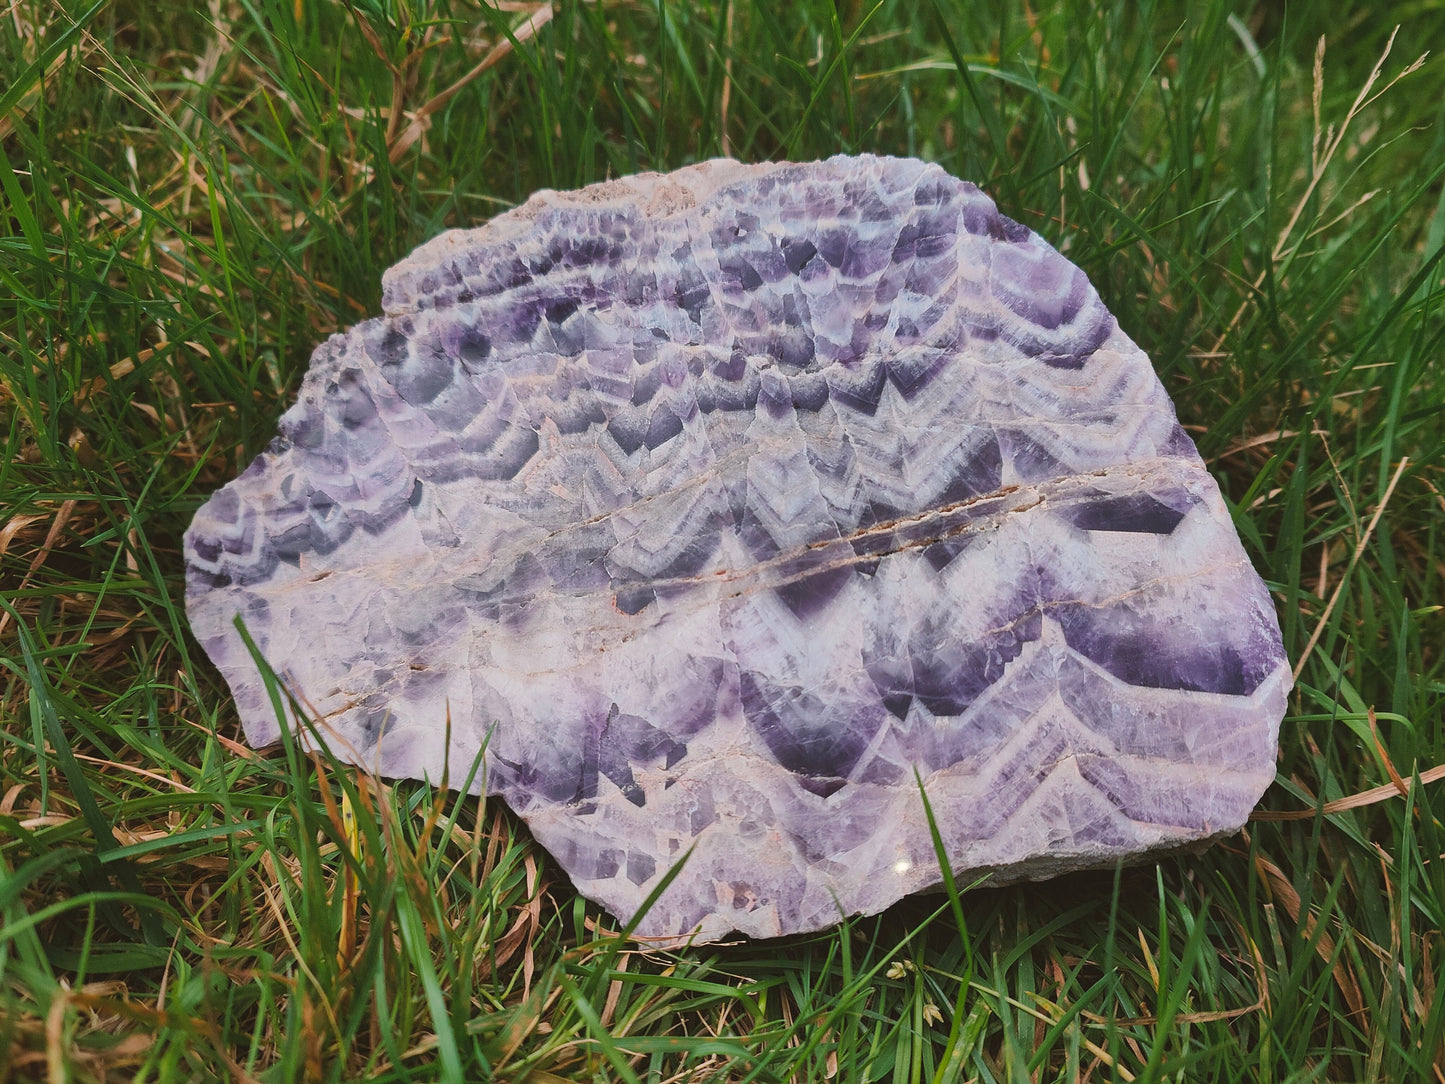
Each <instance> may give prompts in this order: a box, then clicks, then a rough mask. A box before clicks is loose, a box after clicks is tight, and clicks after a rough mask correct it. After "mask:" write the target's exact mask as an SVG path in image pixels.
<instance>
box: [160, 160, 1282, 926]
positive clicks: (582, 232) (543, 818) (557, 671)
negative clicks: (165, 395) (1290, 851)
mask: <svg viewBox="0 0 1445 1084" xmlns="http://www.w3.org/2000/svg"><path fill="white" fill-rule="evenodd" d="M384 285H385V291H384V309H385V315H384V316H382V317H380V318H378V319H375V320H369V321H367V322H365V323H363V324H360V325H358V326H357V327H354V328H352V329H351V330H350V331H347V332H345V333H343V334H339V335H335V336H333V337H332V338H331V339H330V340H328V341H327V342H325V343H324V344H322V345H321V346H320V347H319V348H318V349H317V351H316V353H315V356H314V357H313V359H312V364H311V369H310V371H309V373H308V374H307V376H306V379H305V382H304V384H303V385H302V388H301V391H300V394H299V397H298V400H297V403H296V405H295V406H293V407H292V408H291V409H290V410H288V411H287V412H286V413H285V415H284V416H283V417H282V419H281V422H280V436H278V437H277V438H276V439H275V440H274V441H273V442H272V444H271V446H270V447H269V448H268V449H267V450H266V451H265V452H264V453H263V454H262V455H261V456H259V457H258V458H257V459H256V461H255V462H254V463H252V464H251V466H250V467H249V468H248V469H247V470H246V471H245V472H244V473H243V474H242V475H241V476H240V477H239V478H237V479H236V480H235V481H234V482H232V483H231V484H230V485H228V486H226V487H225V488H224V489H222V490H221V491H220V492H218V493H216V494H215V495H214V496H213V497H212V498H211V500H210V501H209V502H208V503H207V504H206V505H205V506H204V507H203V508H202V509H201V510H200V512H199V513H198V514H197V515H196V518H195V521H194V523H193V524H192V526H191V529H190V531H189V533H188V534H187V537H186V559H187V565H188V580H187V608H188V612H189V615H190V618H191V622H192V626H193V628H194V630H195V632H196V635H197V637H198V638H199V639H200V641H201V643H202V644H203V645H204V647H205V649H206V651H207V652H208V653H209V655H210V656H211V658H212V659H213V660H214V661H215V663H216V665H217V666H218V667H219V668H220V670H221V672H222V673H223V674H224V675H225V677H226V679H227V681H228V682H229V683H230V685H231V688H232V690H233V692H234V694H235V698H236V703H237V706H238V708H239V710H240V714H241V719H242V722H243V724H244V727H245V731H246V735H247V737H248V739H249V740H250V741H251V742H252V743H253V744H256V745H263V744H266V743H268V742H271V741H274V740H276V738H277V737H278V734H279V730H278V723H277V720H276V718H275V717H274V715H273V712H272V708H271V705H270V703H269V701H268V698H267V696H266V694H265V691H264V688H263V686H262V683H261V681H260V679H259V675H258V673H257V671H256V668H255V667H254V665H253V663H252V661H251V659H250V657H249V656H248V654H247V652H246V650H245V648H244V647H243V645H242V643H241V640H240V638H239V636H238V634H237V632H236V630H235V628H234V625H233V621H234V618H235V617H236V616H238V615H239V616H240V617H241V618H243V619H244V621H245V623H246V625H247V627H248V629H249V631H250V632H251V634H252V635H253V636H254V637H255V639H256V641H257V643H258V644H259V646H260V648H261V650H262V651H263V652H264V654H265V655H266V657H267V658H268V659H269V660H270V662H271V663H272V664H273V665H274V666H275V667H276V669H277V671H278V672H279V673H280V674H281V676H282V677H283V679H284V681H285V682H286V684H287V685H288V687H289V689H290V690H291V691H292V693H294V694H295V696H296V697H297V698H298V699H299V700H300V701H301V702H302V703H303V704H305V705H307V707H308V709H309V710H310V711H311V712H313V713H314V715H315V716H316V717H317V718H318V719H319V720H320V723H321V727H322V730H323V732H324V734H326V735H327V741H328V744H329V745H330V746H331V747H332V748H333V749H334V750H335V751H336V752H337V753H338V754H339V755H340V756H342V757H343V758H345V759H347V760H350V761H352V762H354V763H356V764H358V765H360V766H363V767H366V768H375V769H377V770H379V771H380V772H381V773H382V774H383V775H388V776H402V777H413V778H430V779H431V780H433V781H438V780H440V779H441V778H442V775H443V771H444V767H445V766H447V765H448V763H449V765H450V778H451V779H452V781H453V782H455V781H457V780H458V779H459V778H461V777H462V776H463V775H464V774H465V772H466V771H467V768H468V767H469V765H470V764H471V763H472V762H473V760H474V759H475V757H476V756H477V754H478V751H479V750H480V749H481V748H482V747H483V744H484V743H486V750H487V752H486V758H485V786H486V790H487V791H488V792H490V793H493V794H499V795H501V796H502V797H503V798H505V799H506V801H507V802H508V803H509V804H510V805H511V806H512V808H513V809H515V810H516V811H517V812H518V813H519V814H520V815H521V816H522V817H523V818H525V819H526V821H527V822H528V824H529V825H530V827H531V829H532V831H533V833H534V834H535V835H536V837H537V838H538V839H539V840H540V841H541V842H542V843H543V844H544V845H545V846H546V847H547V848H548V850H549V851H551V853H552V854H553V855H554V856H555V858H556V859H557V861H558V862H559V863H560V864H561V865H562V867H563V868H564V869H565V870H566V871H567V872H568V873H569V874H570V876H571V877H572V879H573V881H574V883H575V884H576V885H577V887H578V889H579V890H580V891H581V892H582V893H584V894H585V895H587V896H588V897H590V898H592V899H594V900H597V901H598V902H600V903H601V904H603V905H604V906H606V907H607V908H608V909H609V910H611V911H612V912H613V913H614V914H616V915H617V916H618V917H620V918H622V919H627V918H630V917H632V915H633V914H634V913H635V911H636V909H637V908H638V906H639V905H640V903H641V902H642V900H643V899H644V898H645V897H646V896H647V895H648V893H649V892H650V891H651V890H652V889H653V888H654V887H655V886H656V885H657V883H658V879H659V878H661V877H662V876H663V875H664V874H665V873H666V872H667V871H668V869H669V868H670V867H671V866H672V865H673V864H674V863H675V862H677V861H678V859H679V858H680V856H682V855H683V853H684V852H686V851H687V850H688V848H689V847H694V848H695V849H694V851H693V854H692V857H691V860H690V861H689V862H688V864H687V866H686V867H685V869H684V870H683V872H682V873H681V875H680V876H679V877H678V879H677V880H676V881H675V882H674V883H673V884H672V885H671V886H670V887H669V888H668V890H667V891H666V892H665V893H664V894H663V895H662V897H661V898H660V900H659V901H658V903H657V905H656V907H655V908H654V909H653V910H652V911H650V912H649V913H648V914H647V915H646V916H645V917H644V918H643V920H642V922H641V924H640V926H639V927H638V933H639V934H640V935H643V936H653V937H659V938H663V939H667V940H674V941H676V940H681V939H684V938H686V937H687V936H689V935H695V936H696V937H698V938H699V939H703V940H705V939H710V938H716V937H720V936H723V935H725V934H727V933H728V932H729V931H731V930H738V931H741V932H743V933H746V934H750V935H753V936H773V935H778V934H786V933H794V932H800V931H807V930H814V929H818V928H821V927H824V926H827V925H829V924H831V923H833V922H835V921H837V919H838V918H839V917H840V913H859V912H861V913H872V912H876V911H879V910H881V909H883V908H884V907H887V906H888V905H889V904H891V903H893V902H894V901H895V900H897V899H899V898H900V897H902V896H904V895H905V894H907V893H910V892H914V891H917V890H919V889H923V888H926V887H929V886H931V885H935V884H937V883H938V881H939V870H938V864H937V860H936V858H935V855H934V851H933V847H932V845H931V843H930V836H929V831H928V827H927V822H926V820H925V818H924V814H923V805H922V801H921V799H920V796H919V792H918V787H917V784H916V781H915V778H916V777H915V772H917V773H918V776H921V778H922V780H923V783H924V786H925V787H926V790H927V793H928V796H929V799H930V802H931V805H932V808H933V810H934V812H935V815H936V816H937V819H938V823H939V827H940V829H941V830H942V834H943V838H944V839H945V841H946V843H947V847H948V854H949V858H950V861H951V864H952V865H953V866H954V868H955V869H956V870H957V871H958V873H959V875H960V876H961V877H962V878H964V879H969V878H970V877H971V874H972V871H977V870H985V869H986V870H993V871H995V874H996V880H997V881H1006V880H1011V879H1018V878H1031V877H1042V876H1047V875H1050V874H1053V873H1057V872H1061V871H1064V870H1069V869H1075V868H1083V867H1091V866H1101V865H1110V864H1112V863H1113V862H1114V861H1116V860H1117V859H1119V858H1121V857H1132V856H1139V855H1141V854H1147V853H1151V852H1156V851H1164V850H1168V849H1172V848H1177V847H1180V846H1185V845H1189V844H1193V843H1197V842H1200V841H1204V840H1207V839H1210V838H1212V837H1216V836H1218V835H1221V834H1224V833H1228V832H1232V831H1234V830H1236V829H1237V828H1238V827H1239V826H1240V825H1241V824H1242V823H1243V822H1244V820H1245V819H1246V817H1247V815H1248V813H1249V811H1250V809H1251V807H1252V806H1253V804H1254V803H1255V801H1256V800H1257V799H1258V797H1259V795H1260V794H1261V792H1262V791H1263V790H1264V788H1265V787H1266V786H1267V785H1268V784H1269V782H1270V781H1271V779H1272V778H1273V774H1274V755H1275V742H1276V734H1277V730H1278V725H1279V721H1280V718H1281V716H1282V714H1283V711H1284V706H1285V696H1286V693H1287V692H1288V690H1289V687H1290V676H1289V670H1288V666H1287V663H1286V659H1285V655H1284V651H1283V649H1282V646H1281V642H1280V634H1279V628H1278V624H1277V622H1276V618H1275V614H1274V610H1273V607H1272V604H1271V601H1270V599H1269V596H1268V594H1267V592H1266V591H1265V588H1264V585H1263V584H1262V583H1261V581H1260V579H1259V577H1258V576H1257V575H1256V574H1255V572H1254V570H1253V569H1252V568H1251V567H1250V564H1249V561H1248V559H1247V558H1246V556H1245V554H1244V551H1243V549H1242V548H1241V546H1240V543H1239V540H1238V538H1237V536H1236V534H1235V532H1234V529H1233V527H1232V525H1231V523H1230V518H1229V515H1228V513H1227V511H1226V509H1225V507H1224V504H1223V502H1222V501H1221V499H1220V495H1219V493H1218V490H1217V488H1216V486H1215V484H1214V482H1213V481H1212V479H1211V478H1210V476H1209V474H1208V473H1207V472H1206V470H1205V469H1204V465H1203V463H1202V462H1201V461H1200V459H1199V456H1198V454H1197V453H1196V451H1195V449H1194V446H1193V444H1192V443H1191V442H1190V440H1189V438H1188V437H1187V436H1186V435H1185V433H1184V432H1183V430H1182V429H1181V428H1180V427H1179V425H1178V423H1177V422H1176V420H1175V414H1174V409H1173V406H1172V404H1171V403H1170V401H1169V399H1168V397H1167V395H1166V394H1165V392H1164V389H1163V387H1162V386H1161V385H1160V383H1159V380H1158V379H1157V377H1156V376H1155V374H1154V372H1153V369H1152V368H1151V366H1150V364H1149V360H1148V358H1147V357H1145V355H1144V354H1143V353H1142V352H1141V351H1140V350H1139V349H1138V347H1136V346H1135V345H1134V344H1133V343H1132V342H1131V341H1130V340H1129V339H1128V337H1127V336H1125V335H1124V333H1123V332H1122V331H1120V330H1119V328H1118V326H1117V324H1116V323H1115V321H1114V319H1113V317H1112V316H1110V314H1109V312H1108V311H1107V310H1106V309H1105V307H1104V305H1103V304H1102V303H1101V301H1100V300H1099V297H1098V295H1097V293H1095V291H1094V289H1093V288H1092V287H1091V286H1090V285H1089V282H1088V280H1087V278H1086V277H1085V276H1084V274H1083V273H1082V272H1081V271H1079V270H1078V268H1076V267H1074V266H1073V265H1072V264H1070V263H1069V262H1068V261H1067V260H1066V259H1064V258H1063V257H1062V256H1061V255H1059V254H1058V253H1057V252H1056V251H1054V249H1052V248H1051V247H1050V246H1049V245H1048V244H1046V243H1045V242H1044V241H1043V240H1042V239H1041V238H1040V237H1038V236H1037V235H1036V234H1034V233H1032V232H1030V231H1029V230H1027V229H1025V228H1024V227H1022V226H1020V225H1018V224H1017V223H1015V222H1011V221H1010V220H1009V219H1007V218H1005V217H1003V216H1002V215H1000V214H999V213H998V211H997V210H996V209H995V207H994V205H993V204H992V203H991V202H990V201H989V200H988V198H987V197H985V196H984V195H983V194H982V193H981V192H979V191H978V189H976V188H974V187H973V186H972V185H969V184H966V183H963V182H960V181H957V180H955V179H954V178H952V177H950V176H948V175H947V174H945V173H944V172H943V171H942V170H940V169H939V168H937V167H936V166H931V165H925V164H924V163H922V162H917V161H911V160H899V159H885V158H842V157H840V158H834V159H831V160H829V161H827V162H819V163H812V164H806V165H787V164H784V165H760V166H743V165H739V164H737V163H734V162H728V161H716V162H708V163H704V164H702V165H699V166H694V167H690V168H688V169H684V170H680V171H678V172H676V173H672V174H668V175H655V174H652V175H643V176H638V177H630V178H625V179H623V180H619V181H614V182H609V183H607V184H602V185H594V186H593V187H591V188H587V189H583V190H582V191H579V192H572V193H556V192H541V193H538V194H537V195H535V196H534V197H533V198H532V199H531V200H529V201H528V202H527V203H526V204H525V205H524V206H523V207H521V208H519V209H517V210H515V211H512V212H510V213H509V214H505V215H503V216H501V217H499V218H498V219H496V220H495V221H493V222H491V223H489V224H488V225H486V226H484V227H482V228H480V229H476V230H470V231H456V232H452V233H447V234H444V235H443V236H441V237H438V238H437V239H435V240H434V241H431V242H429V243H428V244H426V245H423V246H422V247H421V248H419V249H418V250H417V251H416V252H414V253H413V254H412V255H411V257H409V258H408V259H407V260H406V261H404V262H403V263H401V264H399V265H398V266H397V267H396V268H394V269H393V270H392V271H391V272H389V273H388V274H387V276H386V278H385V284H384ZM448 718H450V725H451V740H450V745H448V743H447V740H446V726H447V720H448Z"/></svg>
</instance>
